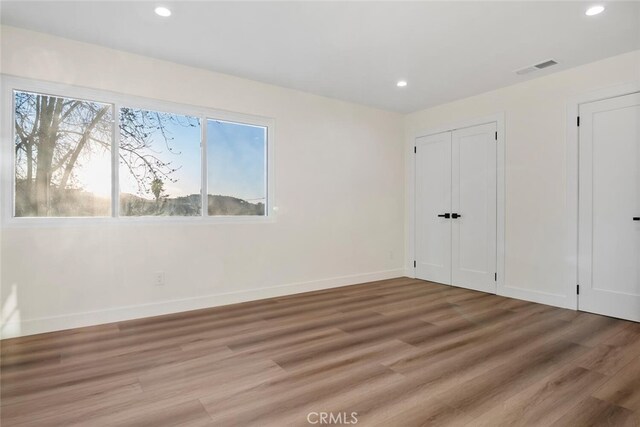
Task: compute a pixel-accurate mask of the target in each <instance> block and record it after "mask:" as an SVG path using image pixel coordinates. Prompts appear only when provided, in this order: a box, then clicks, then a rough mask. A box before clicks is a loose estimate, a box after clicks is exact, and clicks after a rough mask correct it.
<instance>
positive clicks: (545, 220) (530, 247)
mask: <svg viewBox="0 0 640 427" xmlns="http://www.w3.org/2000/svg"><path fill="white" fill-rule="evenodd" d="M638 82H640V51H636V52H631V53H628V54H624V55H620V56H616V57H612V58H608V59H606V60H602V61H598V62H595V63H591V64H587V65H584V66H580V67H577V68H573V69H570V70H566V71H563V72H559V73H556V74H550V75H547V76H544V77H540V78H537V79H534V80H530V81H527V82H524V83H521V84H518V85H514V86H509V87H506V88H502V89H499V90H495V91H492V92H488V93H485V94H482V95H478V96H474V97H471V98H467V99H463V100H460V101H456V102H452V103H448V104H445V105H441V106H438V107H434V108H430V109H427V110H423V111H418V112H415V113H413V114H409V115H407V116H406V117H405V143H406V146H405V156H406V164H407V170H406V188H407V197H406V200H407V203H406V224H407V227H406V239H405V245H406V247H405V252H406V254H407V259H406V263H405V269H406V271H407V274H408V275H409V274H412V270H413V268H412V267H413V259H414V258H413V250H414V247H413V231H412V224H413V209H414V208H413V144H414V141H413V140H414V136H415V135H416V134H419V133H423V131H425V130H428V129H434V128H439V127H442V126H447V125H448V124H451V123H456V122H460V121H464V120H469V119H474V118H479V117H485V116H488V115H492V114H495V113H501V112H504V113H505V125H506V136H505V139H506V142H505V143H506V162H505V185H506V191H505V193H506V194H505V196H506V200H505V202H506V206H505V209H506V213H505V214H506V221H505V222H506V224H505V233H506V236H505V251H506V257H505V286H506V288H505V289H504V291H505V292H503V293H504V294H507V295H510V296H514V297H518V298H523V299H528V300H531V301H537V302H544V303H548V304H554V305H558V306H564V307H572V306H573V307H575V301H576V299H575V283H571V280H570V279H571V278H572V277H573V274H572V271H571V269H572V268H573V266H572V262H571V261H572V260H571V255H570V254H571V253H572V251H571V248H570V246H569V245H574V246H575V244H576V242H575V241H570V239H569V238H568V235H569V231H568V229H569V226H568V218H569V217H570V215H571V210H572V208H573V207H571V206H568V203H567V200H566V198H567V185H566V182H567V162H568V160H569V159H568V157H567V153H566V150H567V146H568V145H567V132H568V126H575V117H570V118H569V117H567V108H568V105H570V103H571V99H572V98H574V97H578V96H581V95H584V94H586V93H588V92H591V91H596V90H600V89H603V88H607V87H612V86H617V85H620V84H626V83H638Z"/></svg>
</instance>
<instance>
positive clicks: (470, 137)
mask: <svg viewBox="0 0 640 427" xmlns="http://www.w3.org/2000/svg"><path fill="white" fill-rule="evenodd" d="M452 157H453V162H452V220H451V223H452V260H451V262H452V266H451V284H452V285H454V286H460V287H463V288H469V289H475V290H478V291H484V292H491V293H495V292H496V281H495V273H496V124H495V123H489V124H485V125H480V126H474V127H469V128H464V129H459V130H456V131H454V132H453V134H452ZM458 215H459V216H458ZM456 216H458V217H457V218H456Z"/></svg>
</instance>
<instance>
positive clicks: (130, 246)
mask: <svg viewBox="0 0 640 427" xmlns="http://www.w3.org/2000/svg"><path fill="white" fill-rule="evenodd" d="M1 36H2V41H1V43H2V44H1V49H2V52H1V60H2V63H1V72H2V73H4V74H9V75H16V76H21V77H26V78H33V79H39V80H47V81H54V82H60V83H65V84H71V85H77V86H85V87H90V88H95V89H101V90H109V91H114V92H119V93H126V94H131V95H136V96H143V97H149V98H155V99H161V100H168V101H173V102H178V103H184V104H192V105H198V106H205V107H211V108H215V109H223V110H229V111H236V112H241V113H248V114H255V115H260V116H266V117H272V118H274V119H275V121H276V135H275V181H276V182H275V194H276V200H275V202H274V205H275V206H278V208H279V211H278V213H277V219H276V221H275V222H273V223H266V224H265V223H255V224H213V225H185V224H184V223H183V224H171V223H167V224H166V225H140V226H132V225H123V224H110V225H101V226H96V225H86V224H85V225H81V221H78V226H69V227H37V228H31V227H28V228H25V227H20V228H17V227H4V228H3V230H2V248H1V249H2V251H1V254H2V258H1V264H2V272H1V274H2V275H1V280H2V287H1V291H2V295H1V302H2V305H3V306H4V308H5V311H4V313H3V318H4V319H5V320H6V319H7V318H9V317H10V318H11V321H9V322H7V323H5V325H4V326H3V334H4V337H8V336H15V335H24V334H31V333H36V332H43V331H48V330H56V329H63V328H69V327H75V326H81V325H89V324H96V323H102V322H107V321H113V320H120V319H127V318H134V317H141V316H148V315H155V314H161V313H167V312H173V311H181V310H188V309H193V308H200V307H208V306H213V305H218V304H225V303H230V302H237V301H244V300H250V299H256V298H263V297H268V296H274V295H280V294H287V293H294V292H299V291H304V290H310V289H318V288H325V287H331V286H338V285H343V284H350V283H358V282H363V281H368V280H376V279H381V278H389V277H397V276H401V275H402V273H403V269H402V263H403V259H404V252H403V249H404V246H403V212H404V207H403V204H404V192H403V186H404V181H403V171H404V164H403V162H404V157H403V156H404V154H403V145H402V135H403V127H402V126H403V123H402V117H401V116H400V115H398V114H395V113H390V112H385V111H381V110H376V109H372V108H367V107H363V106H358V105H355V104H350V103H346V102H341V101H337V100H332V99H328V98H323V97H319V96H315V95H310V94H306V93H302V92H297V91H293V90H289V89H284V88H279V87H275V86H271V85H266V84H262V83H258V82H254V81H249V80H244V79H240V78H236V77H231V76H228V75H222V74H217V73H212V72H208V71H205V70H200V69H195V68H190V67H186V66H181V65H177V64H173V63H169V62H164V61H159V60H155V59H151V58H147V57H142V56H137V55H132V54H129V53H124V52H119V51H115V50H110V49H106V48H103V47H98V46H93V45H88V44H83V43H78V42H75V41H71V40H66V39H61V38H56V37H52V36H48V35H44V34H40V33H34V32H30V31H24V30H19V29H15V28H10V27H3V28H2V30H1ZM2 143H3V144H11V141H2ZM158 270H164V271H165V274H166V281H167V284H166V286H165V287H163V288H158V287H154V286H153V284H152V275H153V272H155V271H158Z"/></svg>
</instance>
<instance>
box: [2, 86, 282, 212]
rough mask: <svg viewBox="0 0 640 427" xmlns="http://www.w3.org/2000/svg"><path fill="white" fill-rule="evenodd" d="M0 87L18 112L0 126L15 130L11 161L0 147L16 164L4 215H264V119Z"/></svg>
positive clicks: (86, 92)
mask: <svg viewBox="0 0 640 427" xmlns="http://www.w3.org/2000/svg"><path fill="white" fill-rule="evenodd" d="M3 82H4V83H5V84H4V85H3V86H4V89H3V93H4V95H3V97H5V98H4V99H5V100H11V101H13V106H14V108H12V109H8V111H11V112H12V114H13V115H12V117H9V115H6V116H4V117H3V120H5V119H6V120H11V121H12V123H13V126H12V131H13V137H12V139H13V141H14V146H13V153H9V152H8V150H9V148H8V147H6V148H3V150H6V151H5V153H6V154H7V156H8V157H9V156H11V155H12V157H13V159H14V169H13V170H14V173H13V191H12V192H5V194H8V196H7V197H11V194H12V195H13V198H12V199H11V200H9V199H8V198H7V202H9V201H12V203H6V205H7V208H6V209H5V211H4V212H5V213H6V215H7V216H13V217H31V218H34V217H46V218H60V217H112V218H115V217H118V218H133V217H138V218H140V217H187V218H200V219H204V218H221V217H232V218H239V220H241V219H242V218H247V219H250V218H259V217H267V216H269V209H268V207H269V206H270V200H269V197H270V194H271V192H270V187H269V183H270V182H272V180H270V179H269V178H268V177H269V173H271V170H270V168H269V158H270V154H269V153H270V150H271V149H272V143H271V141H270V132H271V128H270V126H271V121H270V120H268V119H262V118H257V117H249V116H244V115H241V114H235V113H226V112H217V111H213V110H207V109H204V108H199V107H191V106H185V105H178V104H171V103H166V102H161V101H152V100H145V99H140V98H134V97H126V96H122V95H117V94H112V93H105V92H99V91H93V90H90V89H80V88H73V87H69V86H61V85H55V84H50V83H38V82H32V81H28V80H23V79H18V78H12V77H3ZM3 102H5V105H6V102H8V101H3ZM7 128H8V127H7ZM7 136H8V135H7ZM7 173H8V171H7ZM5 177H7V178H8V175H5ZM4 182H7V185H9V184H8V182H10V181H9V180H6V181H4ZM7 189H8V188H7ZM9 206H12V207H11V208H10V207H9ZM11 210H12V212H11V214H10V211H11Z"/></svg>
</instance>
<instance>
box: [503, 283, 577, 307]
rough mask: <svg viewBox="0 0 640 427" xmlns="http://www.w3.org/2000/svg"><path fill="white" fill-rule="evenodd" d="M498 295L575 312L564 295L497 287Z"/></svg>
mask: <svg viewBox="0 0 640 427" xmlns="http://www.w3.org/2000/svg"><path fill="white" fill-rule="evenodd" d="M497 293H498V295H500V296H503V297H509V298H515V299H520V300H524V301H530V302H537V303H539V304H546V305H552V306H554V307H560V308H570V309H572V310H575V307H572V306H571V301H570V298H567V296H566V295H560V294H552V293H547V292H536V291H532V290H530V289H523V288H514V287H507V286H501V287H498V292H497Z"/></svg>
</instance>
